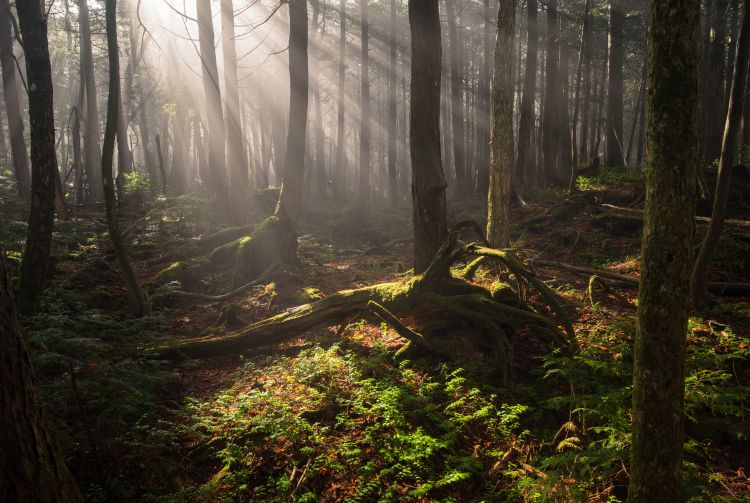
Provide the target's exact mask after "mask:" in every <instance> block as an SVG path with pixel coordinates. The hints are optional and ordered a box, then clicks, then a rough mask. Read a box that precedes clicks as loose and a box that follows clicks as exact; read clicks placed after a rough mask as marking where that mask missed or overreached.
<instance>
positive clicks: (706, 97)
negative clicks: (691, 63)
mask: <svg viewBox="0 0 750 503" xmlns="http://www.w3.org/2000/svg"><path fill="white" fill-rule="evenodd" d="M728 6H729V0H713V1H712V2H707V3H706V21H707V23H708V30H707V37H708V41H707V42H708V46H707V47H706V48H705V50H706V57H707V61H706V62H705V64H704V65H705V66H704V70H703V72H702V73H703V79H704V81H703V89H702V91H703V92H702V99H701V108H700V110H701V112H700V113H701V128H702V131H701V136H702V139H703V142H702V152H701V153H702V156H701V157H702V160H703V161H704V163H711V162H713V160H714V159H717V158H718V157H719V155H720V151H721V144H722V131H723V128H722V126H723V123H722V121H723V119H724V118H725V115H724V113H723V110H724V104H723V97H724V93H722V92H721V91H720V90H721V89H723V88H724V68H725V66H726V49H727V41H726V31H727V30H726V27H727V7H728Z"/></svg>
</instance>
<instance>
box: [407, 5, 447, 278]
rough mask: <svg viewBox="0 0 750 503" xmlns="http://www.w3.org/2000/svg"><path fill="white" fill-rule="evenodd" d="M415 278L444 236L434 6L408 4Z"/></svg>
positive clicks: (438, 58)
mask: <svg viewBox="0 0 750 503" xmlns="http://www.w3.org/2000/svg"><path fill="white" fill-rule="evenodd" d="M409 27H410V32H411V103H410V108H411V113H410V126H409V138H410V145H411V169H412V189H411V191H412V192H411V193H412V198H413V200H414V210H413V222H414V273H415V274H419V273H422V272H424V271H425V270H426V269H427V266H429V265H430V262H432V259H433V257H434V256H435V254H436V253H437V251H438V249H439V248H440V246H441V245H442V244H443V241H445V238H446V236H447V233H448V216H447V210H446V203H445V186H446V183H445V174H444V173H443V164H442V160H441V158H440V77H441V58H442V45H441V40H440V14H439V10H438V0H409Z"/></svg>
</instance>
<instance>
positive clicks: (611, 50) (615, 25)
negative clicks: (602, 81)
mask: <svg viewBox="0 0 750 503" xmlns="http://www.w3.org/2000/svg"><path fill="white" fill-rule="evenodd" d="M624 24H625V11H624V10H623V4H622V0H610V1H609V44H608V50H607V78H608V81H607V82H608V84H607V143H606V145H607V155H606V159H605V162H606V165H607V166H609V167H612V168H622V167H624V166H625V161H624V154H623V152H624V142H625V139H624V137H623V129H624V126H623V112H622V110H623V89H624V86H623V80H622V65H623V60H624V54H623V40H624V34H623V26H624Z"/></svg>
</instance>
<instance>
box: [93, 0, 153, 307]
mask: <svg viewBox="0 0 750 503" xmlns="http://www.w3.org/2000/svg"><path fill="white" fill-rule="evenodd" d="M105 5H106V27H107V54H108V57H109V96H108V98H107V124H106V127H105V128H104V143H103V148H102V180H103V181H104V205H105V208H106V212H107V225H108V227H109V237H110V239H112V246H113V247H114V249H115V255H116V256H117V262H118V263H119V265H120V273H121V274H122V277H123V279H124V280H125V285H126V286H127V289H128V312H130V314H132V315H133V316H142V315H143V311H144V305H143V298H142V297H141V290H140V287H139V286H138V280H137V279H136V277H135V272H133V266H132V264H131V263H130V259H129V258H128V255H127V251H126V250H125V242H124V241H123V239H122V234H120V226H119V224H118V222H117V200H116V197H115V184H114V179H113V177H112V163H113V160H114V150H115V138H116V136H117V123H118V117H119V110H118V108H119V106H120V55H119V52H118V48H117V0H107V2H106V4H105Z"/></svg>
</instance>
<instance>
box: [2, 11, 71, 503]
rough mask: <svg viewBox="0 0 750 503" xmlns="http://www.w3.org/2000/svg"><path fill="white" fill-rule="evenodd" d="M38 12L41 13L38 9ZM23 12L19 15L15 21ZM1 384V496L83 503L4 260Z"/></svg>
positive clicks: (37, 500) (40, 500) (16, 499)
mask: <svg viewBox="0 0 750 503" xmlns="http://www.w3.org/2000/svg"><path fill="white" fill-rule="evenodd" d="M20 3H23V2H19V4H20ZM25 3H36V4H37V5H41V4H40V3H39V2H25ZM37 10H38V13H39V14H41V9H37ZM23 11H24V8H23V7H22V8H21V9H19V13H20V12H23ZM32 14H34V13H33V12H32ZM25 15H26V14H19V21H20V18H21V17H22V16H25ZM27 22H28V21H27ZM21 23H23V21H21ZM26 40H30V39H26ZM0 388H1V390H0V452H2V455H0V500H2V501H9V502H10V501H18V502H21V501H28V502H39V503H77V502H81V501H83V498H82V497H81V493H80V492H79V491H78V487H77V486H76V483H75V481H74V480H73V477H72V475H71V474H70V472H69V471H68V468H67V467H66V466H65V458H64V457H63V455H62V453H61V452H60V449H59V447H58V445H57V443H56V442H55V437H54V436H53V435H52V433H51V432H50V429H49V428H48V426H47V423H46V420H45V417H44V412H43V410H42V408H41V406H40V403H39V402H40V401H39V397H38V396H37V392H36V384H35V382H34V375H33V372H32V368H31V359H30V358H29V351H28V349H27V347H26V341H25V340H24V336H23V334H22V333H21V329H20V327H19V324H18V320H17V318H16V312H15V307H14V305H13V298H12V296H11V293H10V284H9V281H8V275H7V273H6V271H5V264H4V263H3V262H0Z"/></svg>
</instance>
